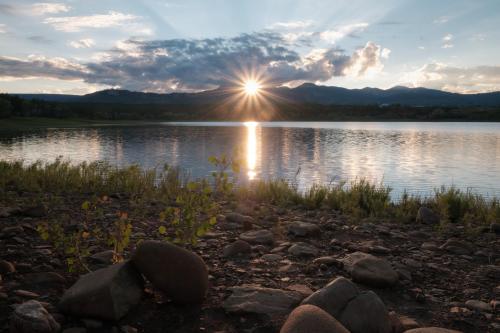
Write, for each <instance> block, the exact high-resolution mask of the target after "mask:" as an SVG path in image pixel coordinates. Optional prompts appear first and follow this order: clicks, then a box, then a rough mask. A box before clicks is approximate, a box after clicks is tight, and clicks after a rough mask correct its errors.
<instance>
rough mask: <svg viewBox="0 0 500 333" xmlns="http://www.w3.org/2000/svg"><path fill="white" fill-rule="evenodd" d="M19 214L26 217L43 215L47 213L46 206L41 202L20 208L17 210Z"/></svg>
mask: <svg viewBox="0 0 500 333" xmlns="http://www.w3.org/2000/svg"><path fill="white" fill-rule="evenodd" d="M19 215H22V216H27V217H44V216H45V215H47V207H45V206H44V205H42V204H38V205H33V206H29V207H26V208H24V209H21V210H20V211H19Z"/></svg>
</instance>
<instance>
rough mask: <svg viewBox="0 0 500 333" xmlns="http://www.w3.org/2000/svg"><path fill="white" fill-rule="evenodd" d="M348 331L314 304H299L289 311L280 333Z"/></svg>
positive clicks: (335, 332) (337, 332) (345, 332)
mask: <svg viewBox="0 0 500 333" xmlns="http://www.w3.org/2000/svg"><path fill="white" fill-rule="evenodd" d="M306 332H312V333H349V331H348V330H347V329H346V328H345V327H344V326H343V325H342V324H341V323H339V322H338V321H337V320H336V319H335V318H333V317H332V316H330V315H329V314H328V313H326V312H325V311H323V310H322V309H320V308H318V307H317V306H314V305H308V304H306V305H301V306H299V307H298V308H296V309H295V310H293V311H292V313H290V315H289V316H288V318H287V320H286V322H285V324H284V325H283V327H282V328H281V330H280V333H306Z"/></svg>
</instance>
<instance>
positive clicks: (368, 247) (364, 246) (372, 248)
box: [358, 240, 391, 254]
mask: <svg viewBox="0 0 500 333" xmlns="http://www.w3.org/2000/svg"><path fill="white" fill-rule="evenodd" d="M358 250H359V251H361V252H368V253H376V254H388V253H390V252H391V250H390V249H388V248H387V247H385V246H382V245H380V244H377V241H373V240H371V241H364V242H361V243H360V244H359V245H358Z"/></svg>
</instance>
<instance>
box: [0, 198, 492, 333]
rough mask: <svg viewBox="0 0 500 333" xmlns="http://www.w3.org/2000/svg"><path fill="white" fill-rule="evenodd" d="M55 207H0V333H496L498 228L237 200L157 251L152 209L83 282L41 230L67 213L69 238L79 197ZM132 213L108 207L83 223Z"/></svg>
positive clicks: (95, 255) (123, 204)
mask: <svg viewBox="0 0 500 333" xmlns="http://www.w3.org/2000/svg"><path fill="white" fill-rule="evenodd" d="M62 201H63V202H64V203H61V206H55V207H45V206H32V205H30V203H32V200H30V195H29V194H27V193H24V194H23V195H22V196H19V197H18V198H17V199H15V200H10V201H9V202H4V203H1V202H0V331H2V332H9V331H11V332H19V333H25V332H40V333H41V332H47V333H49V332H59V331H60V332H66V333H84V332H219V333H222V332H225V333H232V332H253V333H264V332H282V333H292V332H294V333H298V332H318V333H323V332H325V333H326V332H331V333H337V332H338V333H345V332H351V333H371V332H373V333H391V332H394V333H399V332H401V333H402V332H408V333H419V332H420V333H452V332H456V331H458V332H499V331H500V303H499V299H500V250H499V249H500V238H499V231H500V230H499V227H498V225H497V224H493V225H491V226H490V227H487V228H483V230H481V232H478V233H470V232H468V231H467V230H466V229H465V228H464V227H463V226H461V225H451V226H449V227H447V228H444V229H443V228H438V227H437V223H438V222H439V221H436V218H435V216H433V215H432V212H431V211H428V210H425V209H422V210H421V211H420V212H419V217H418V221H415V223H412V224H404V223H400V222H399V221H389V220H369V219H367V220H362V221H353V220H352V219H349V218H348V217H346V216H342V215H340V214H338V213H336V212H333V211H331V210H305V209H303V208H300V207H292V208H287V209H285V208H282V207H275V206H272V205H267V204H259V203H255V202H243V203H239V204H238V205H231V204H227V205H225V206H224V210H223V212H222V214H220V215H219V216H218V218H217V224H216V225H215V226H214V227H213V229H212V230H211V231H210V232H208V233H207V234H205V235H204V236H203V237H202V238H201V239H200V241H199V242H198V243H197V244H196V245H195V246H189V247H187V248H186V249H181V248H178V247H177V246H174V245H169V244H168V243H165V242H164V241H161V242H160V241H159V240H160V239H161V237H160V235H159V234H158V226H159V221H158V214H159V212H160V211H161V209H162V207H161V205H159V204H158V203H155V202H151V203H146V204H144V207H142V208H141V209H142V214H141V217H140V218H139V217H134V218H133V221H132V225H133V233H132V236H131V238H132V242H131V245H130V246H129V248H127V249H126V251H125V255H124V258H125V261H123V262H121V263H118V264H112V262H111V260H112V258H113V252H112V251H110V249H109V248H103V247H99V246H95V247H92V248H91V249H90V250H91V256H90V258H89V260H88V262H89V265H90V268H91V270H92V272H91V273H88V274H86V275H80V274H74V273H68V271H67V268H66V265H65V264H64V258H63V257H61V255H60V254H58V253H57V252H56V251H55V249H54V248H53V247H52V245H51V244H50V243H47V242H45V241H43V240H42V239H41V238H40V236H39V234H38V232H37V229H36V227H37V224H38V223H40V222H44V221H48V220H52V219H54V218H57V217H58V216H59V215H60V214H63V213H64V214H67V215H68V216H70V219H69V221H71V222H68V225H66V226H65V228H68V229H70V228H72V226H74V225H75V224H78V223H80V222H81V221H82V219H83V216H82V213H81V212H80V211H79V210H78V209H72V207H73V206H72V204H73V205H74V206H76V207H79V203H81V202H82V198H64V199H62ZM129 208H130V207H128V201H127V200H125V199H122V198H118V197H117V198H113V199H111V200H110V201H109V204H107V206H106V207H105V208H104V212H103V214H102V216H103V217H102V218H101V219H97V220H93V221H91V223H94V224H99V225H102V226H106V225H107V224H109V223H111V221H112V220H113V219H114V214H115V212H116V211H118V210H121V211H124V210H125V211H126V210H127V209H129ZM139 240H141V241H142V242H139V243H137V241H139Z"/></svg>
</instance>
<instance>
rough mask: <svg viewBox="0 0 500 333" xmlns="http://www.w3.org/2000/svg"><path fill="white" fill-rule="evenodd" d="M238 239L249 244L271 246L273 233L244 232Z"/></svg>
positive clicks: (266, 231) (261, 231)
mask: <svg viewBox="0 0 500 333" xmlns="http://www.w3.org/2000/svg"><path fill="white" fill-rule="evenodd" d="M240 238H241V239H243V240H244V241H246V242H248V243H250V244H264V245H272V244H273V243H274V236H273V233H272V232H271V231H269V230H264V229H261V230H253V231H247V232H244V233H242V234H241V235H240Z"/></svg>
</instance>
